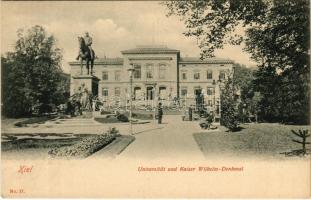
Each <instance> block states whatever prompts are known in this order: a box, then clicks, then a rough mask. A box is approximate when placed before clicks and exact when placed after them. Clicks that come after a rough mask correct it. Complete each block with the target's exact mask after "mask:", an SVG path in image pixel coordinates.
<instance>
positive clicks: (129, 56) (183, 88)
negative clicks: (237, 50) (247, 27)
mask: <svg viewBox="0 0 311 200" xmlns="http://www.w3.org/2000/svg"><path fill="white" fill-rule="evenodd" d="M121 53H122V58H98V59H96V60H95V63H94V68H93V75H94V76H95V77H97V78H98V80H97V83H96V84H95V85H96V86H95V88H94V86H88V87H93V88H92V90H93V93H95V94H96V95H98V97H99V99H101V100H102V101H104V102H105V103H107V104H109V105H113V104H122V103H126V102H128V100H129V98H130V75H129V73H130V72H129V70H128V69H129V68H130V66H131V65H132V66H133V67H134V69H135V70H134V72H133V75H132V77H133V86H132V91H133V100H134V101H137V102H138V101H139V102H140V103H142V104H144V103H145V104H150V103H152V102H154V101H162V102H164V103H165V102H171V101H173V100H174V99H175V100H176V99H180V101H181V102H183V103H187V104H193V103H194V101H195V100H194V99H195V94H197V93H202V94H203V95H204V97H205V98H204V101H205V104H206V105H208V106H210V107H211V108H215V107H216V106H217V105H218V104H219V100H220V99H219V98H220V91H219V84H221V82H222V80H224V79H226V77H227V76H228V75H230V71H232V70H233V61H231V60H227V59H217V58H211V59H206V60H201V59H199V58H190V57H181V56H180V51H179V50H176V49H171V48H168V47H166V46H137V47H136V48H134V49H129V50H124V51H121ZM69 64H70V66H71V91H70V92H71V95H72V94H73V93H74V92H75V91H76V90H77V88H78V87H79V86H80V85H81V83H82V82H83V81H82V82H81V80H82V79H85V78H86V79H87V75H81V68H80V62H70V63H69ZM83 70H84V72H83V74H85V73H86V72H85V66H84V69H83ZM89 78H90V76H89ZM85 84H88V83H87V82H85Z"/></svg>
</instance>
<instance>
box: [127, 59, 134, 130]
mask: <svg viewBox="0 0 311 200" xmlns="http://www.w3.org/2000/svg"><path fill="white" fill-rule="evenodd" d="M127 71H128V72H129V76H130V93H131V94H130V116H129V117H130V134H131V135H133V124H132V104H133V72H134V71H135V69H134V66H133V64H132V63H130V68H129V69H128V70H127Z"/></svg>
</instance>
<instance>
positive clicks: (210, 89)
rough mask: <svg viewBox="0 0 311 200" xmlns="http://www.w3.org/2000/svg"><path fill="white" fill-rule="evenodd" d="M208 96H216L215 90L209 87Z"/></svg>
mask: <svg viewBox="0 0 311 200" xmlns="http://www.w3.org/2000/svg"><path fill="white" fill-rule="evenodd" d="M206 94H207V95H214V88H213V87H207V90H206Z"/></svg>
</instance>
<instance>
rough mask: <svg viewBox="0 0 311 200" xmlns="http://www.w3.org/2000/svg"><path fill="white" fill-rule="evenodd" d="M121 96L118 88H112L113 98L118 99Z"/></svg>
mask: <svg viewBox="0 0 311 200" xmlns="http://www.w3.org/2000/svg"><path fill="white" fill-rule="evenodd" d="M120 94H121V90H120V88H119V87H115V88H114V96H116V97H119V96H120Z"/></svg>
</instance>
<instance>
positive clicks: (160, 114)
mask: <svg viewBox="0 0 311 200" xmlns="http://www.w3.org/2000/svg"><path fill="white" fill-rule="evenodd" d="M162 116H163V109H162V103H159V107H158V124H161V123H162Z"/></svg>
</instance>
